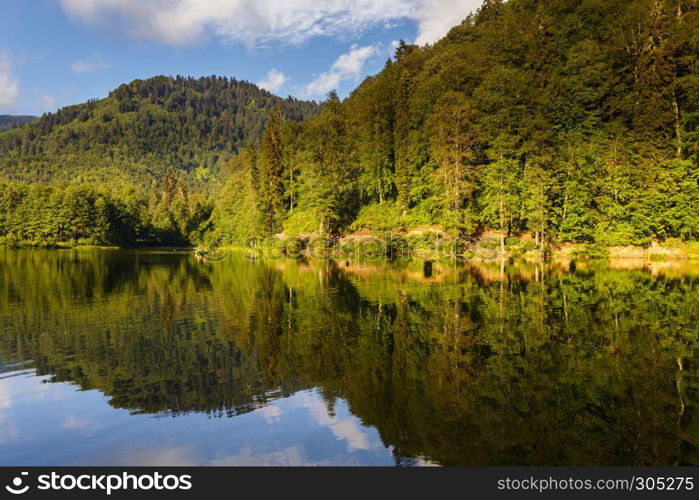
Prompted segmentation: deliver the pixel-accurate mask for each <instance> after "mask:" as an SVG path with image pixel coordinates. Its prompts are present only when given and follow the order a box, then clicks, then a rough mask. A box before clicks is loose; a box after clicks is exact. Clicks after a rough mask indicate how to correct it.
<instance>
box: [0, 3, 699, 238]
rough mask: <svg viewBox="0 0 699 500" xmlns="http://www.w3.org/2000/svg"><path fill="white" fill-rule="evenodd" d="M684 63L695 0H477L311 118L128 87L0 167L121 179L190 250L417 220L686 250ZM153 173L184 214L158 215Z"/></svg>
mask: <svg viewBox="0 0 699 500" xmlns="http://www.w3.org/2000/svg"><path fill="white" fill-rule="evenodd" d="M698 53H699V2H697V0H631V1H630V0H605V1H600V0H548V1H543V0H509V1H507V2H506V1H502V0H487V1H486V2H485V3H484V4H483V6H482V8H481V9H480V10H479V11H478V12H477V13H476V14H474V15H472V16H470V17H468V18H467V19H465V20H464V21H463V22H462V23H461V25H459V26H456V27H454V28H453V29H452V30H451V32H450V33H449V34H448V35H447V36H446V37H445V38H444V39H442V40H441V41H439V42H438V43H436V44H434V45H432V46H425V47H417V46H413V45H409V44H406V43H405V42H401V43H400V44H399V45H398V47H397V49H396V53H395V57H393V58H391V59H390V60H388V61H387V62H386V65H385V68H384V69H383V71H381V72H380V73H379V74H377V75H376V76H373V77H370V78H367V79H366V80H365V81H364V82H363V83H362V84H361V85H360V86H359V87H358V88H357V89H356V90H355V91H354V92H353V93H352V94H351V95H350V96H349V97H348V98H347V99H345V100H344V101H340V99H338V97H337V95H336V94H335V93H331V94H330V96H329V98H328V100H327V101H326V102H325V103H324V104H322V105H321V107H320V111H319V110H318V109H317V107H316V105H315V104H314V103H307V102H302V101H296V100H293V99H286V100H282V99H279V98H276V97H274V96H271V95H270V94H268V93H267V92H264V91H262V90H259V89H257V88H256V87H254V86H253V85H251V84H247V83H245V82H237V81H235V80H228V79H225V78H207V79H199V80H195V79H190V78H182V77H177V78H175V79H172V78H165V77H157V78H154V79H151V80H147V81H136V82H133V83H131V84H130V85H123V86H121V87H119V89H117V90H115V91H114V92H113V93H112V94H111V95H110V97H109V98H107V99H105V100H102V101H97V102H90V103H87V104H83V105H80V106H74V107H69V108H65V109H63V110H60V111H59V112H57V113H55V114H51V115H46V116H44V117H42V118H41V119H39V120H37V121H35V122H32V123H31V124H29V125H26V126H23V127H20V128H17V129H14V130H11V131H8V132H5V133H3V134H0V151H3V152H4V154H3V156H2V158H1V159H0V175H2V176H4V177H6V178H8V179H10V180H20V181H28V180H29V181H36V180H40V181H41V180H43V181H52V182H55V181H56V180H61V181H72V182H75V181H77V182H86V181H90V182H93V181H95V180H98V181H104V180H107V179H108V181H109V182H113V181H114V180H115V179H124V180H125V181H126V182H130V183H134V184H135V185H136V186H137V188H138V189H137V190H138V191H139V192H140V193H142V194H143V196H146V197H147V196H150V198H151V200H150V201H149V202H148V205H149V207H151V208H153V207H161V208H162V207H164V206H167V210H166V212H167V213H168V214H170V215H168V216H167V217H151V219H154V220H155V221H156V223H155V224H156V226H158V225H159V227H170V228H177V229H172V231H174V232H171V233H169V234H177V235H178V237H177V238H175V239H179V240H181V241H189V242H192V241H199V240H204V241H206V240H208V241H211V240H216V241H219V242H239V241H241V240H243V239H245V238H248V237H258V236H266V235H270V234H274V233H279V232H283V233H285V234H287V235H293V234H324V235H330V236H333V237H334V236H339V235H342V234H346V233H348V232H350V231H354V230H370V231H374V232H378V231H388V230H392V231H401V230H406V229H411V228H417V227H424V226H432V227H434V228H436V229H439V230H441V231H444V232H447V233H449V234H452V235H460V236H466V235H469V236H470V235H478V234H481V233H482V232H483V231H484V230H487V229H491V230H495V231H499V232H500V233H501V235H502V246H503V247H504V245H505V243H504V242H505V237H506V236H508V235H514V234H520V233H529V234H531V235H532V237H533V239H534V240H535V241H536V244H538V245H539V246H540V247H541V248H544V247H546V246H549V245H555V244H559V243H563V242H574V243H598V244H602V245H627V244H637V245H648V244H650V243H651V242H652V241H654V240H665V239H668V238H678V239H684V240H696V239H697V236H698V235H699V201H698V200H699V146H698V145H699V135H697V134H698V130H699V68H698V67H697V59H698V58H697V56H698ZM275 109H276V110H277V111H275V112H272V110H275ZM268 116H272V119H271V120H267V118H268ZM265 125H267V130H266V132H264V128H265ZM263 136H264V138H263ZM168 171H170V172H173V175H175V174H176V175H175V177H177V178H179V179H180V182H181V183H182V184H183V185H185V186H186V187H187V188H189V189H190V190H192V191H193V192H194V193H196V194H197V196H200V197H201V200H200V201H201V202H200V205H199V206H200V208H196V207H192V206H190V205H191V204H192V203H191V201H185V200H184V198H183V197H182V196H180V199H179V201H176V202H175V201H173V202H172V203H171V202H167V203H165V204H163V203H160V201H162V199H163V198H162V191H163V189H164V188H163V187H162V184H163V179H164V175H165V172H168ZM173 203H174V205H173ZM184 205H187V207H188V209H187V213H188V214H189V215H188V217H190V218H189V219H187V220H188V221H189V222H188V223H186V224H182V223H176V222H173V221H174V220H175V219H178V218H179V219H181V220H183V218H185V217H184V215H183V214H184V211H183V208H182V207H183V206H184ZM178 207H179V208H178ZM201 207H204V208H201ZM173 213H174V214H175V215H173ZM176 214H179V215H176ZM193 214H195V215H193ZM209 215H210V217H209ZM191 217H193V218H191ZM168 221H169V222H168ZM3 231H5V233H6V232H7V229H2V228H0V236H2V234H3ZM166 233H167V231H166V232H165V233H162V232H161V233H160V234H166Z"/></svg>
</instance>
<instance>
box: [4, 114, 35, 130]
mask: <svg viewBox="0 0 699 500" xmlns="http://www.w3.org/2000/svg"><path fill="white" fill-rule="evenodd" d="M37 118H38V116H31V115H0V130H8V129H11V128H15V127H19V126H20V125H24V124H25V123H29V122H31V121H34V120H36V119H37Z"/></svg>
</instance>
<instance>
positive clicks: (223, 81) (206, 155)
mask: <svg viewBox="0 0 699 500" xmlns="http://www.w3.org/2000/svg"><path fill="white" fill-rule="evenodd" d="M277 106H280V107H281V109H282V113H283V114H284V116H285V117H286V119H289V120H293V121H300V120H303V119H305V118H309V117H312V116H315V115H316V114H317V113H318V105H317V104H316V103H313V102H307V101H300V100H296V99H293V98H287V99H281V98H279V97H277V96H274V95H272V94H270V93H269V92H267V91H265V90H262V89H260V88H258V87H257V86H255V85H254V84H251V83H248V82H244V81H238V80H235V79H228V78H221V77H215V76H212V77H206V78H198V79H195V78H186V77H180V76H178V77H175V78H172V77H164V76H158V77H154V78H150V79H148V80H135V81H133V82H131V83H130V84H124V85H121V86H120V87H119V88H118V89H116V90H114V91H112V92H111V93H110V94H109V96H108V97H107V98H105V99H101V100H92V101H89V102H87V103H84V104H78V105H75V106H68V107H65V108H63V109H60V110H58V111H57V112H55V113H48V114H46V115H44V116H42V117H41V118H39V119H38V120H36V121H33V122H31V123H29V124H27V125H25V126H23V127H20V128H16V129H13V130H9V131H7V132H4V133H0V158H1V159H0V178H4V179H6V180H18V181H28V182H36V181H45V182H49V181H78V182H81V181H91V182H100V181H110V182H111V181H114V179H115V178H122V179H123V180H124V181H127V182H130V183H133V184H136V185H137V186H140V187H143V188H147V187H148V186H150V184H151V182H152V181H153V180H160V179H161V178H162V176H163V174H164V172H165V170H166V169H167V168H174V169H176V170H182V171H185V172H187V173H188V175H187V177H188V179H189V180H190V181H197V180H198V181H206V180H207V179H208V178H210V177H211V176H212V175H214V174H215V172H216V169H217V166H218V164H219V161H220V160H221V159H222V158H223V159H225V158H228V157H230V156H231V155H233V154H235V153H236V152H237V151H238V149H239V148H240V147H242V146H246V145H255V144H257V143H259V141H260V139H261V136H262V132H263V130H264V127H265V122H266V120H267V115H268V113H269V111H270V110H271V109H274V108H275V107H277Z"/></svg>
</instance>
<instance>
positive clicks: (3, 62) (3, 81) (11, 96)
mask: <svg viewBox="0 0 699 500" xmlns="http://www.w3.org/2000/svg"><path fill="white" fill-rule="evenodd" d="M13 66H14V64H13V61H12V59H11V58H10V56H8V55H6V54H2V53H0V111H11V110H13V109H14V107H15V104H16V102H17V99H18V98H19V80H18V79H17V76H16V75H15V74H14V71H13Z"/></svg>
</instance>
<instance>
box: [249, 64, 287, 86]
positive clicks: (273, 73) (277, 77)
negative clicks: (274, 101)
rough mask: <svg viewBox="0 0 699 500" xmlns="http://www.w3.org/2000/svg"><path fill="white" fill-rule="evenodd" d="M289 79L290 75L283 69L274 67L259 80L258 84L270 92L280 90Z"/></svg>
mask: <svg viewBox="0 0 699 500" xmlns="http://www.w3.org/2000/svg"><path fill="white" fill-rule="evenodd" d="M288 81H289V77H288V76H286V75H285V74H284V73H282V72H281V71H277V69H276V68H272V69H270V70H269V72H268V73H267V74H266V75H265V77H264V78H263V79H262V80H260V81H259V82H257V86H258V87H261V88H263V89H265V90H269V91H270V92H278V91H279V90H280V89H281V88H282V87H283V86H284V84H285V83H286V82H288Z"/></svg>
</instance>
